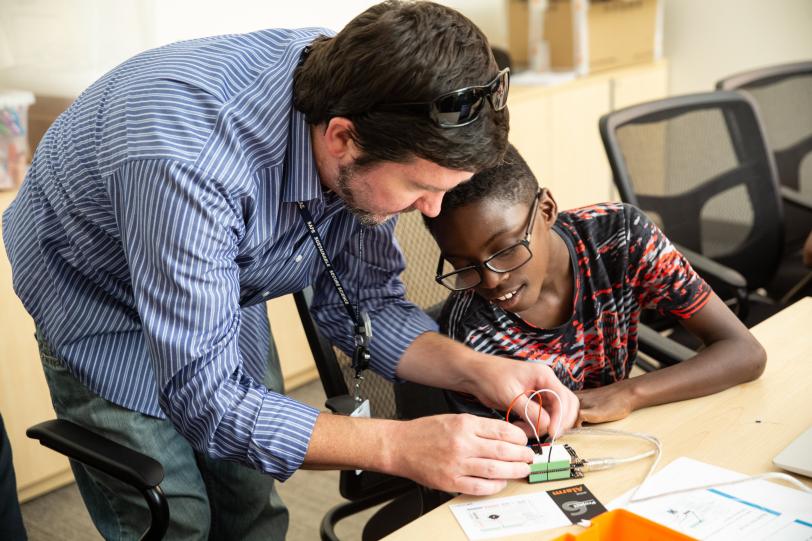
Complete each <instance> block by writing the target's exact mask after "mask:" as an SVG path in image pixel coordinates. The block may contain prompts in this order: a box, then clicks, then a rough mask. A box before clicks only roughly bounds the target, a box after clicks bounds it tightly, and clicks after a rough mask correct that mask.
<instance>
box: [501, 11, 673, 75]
mask: <svg viewBox="0 0 812 541" xmlns="http://www.w3.org/2000/svg"><path fill="white" fill-rule="evenodd" d="M528 1H530V2H532V1H533V0H509V7H508V21H509V40H508V43H509V47H510V53H511V56H512V57H513V59H514V63H515V64H516V65H520V66H521V65H524V66H527V65H529V64H531V63H532V62H531V60H532V59H531V58H530V56H531V55H530V54H529V53H528V51H529V50H532V49H531V46H532V45H533V44H530V43H529V39H528V35H529V34H528V27H529V25H530V24H532V23H533V21H529V16H528V15H529V9H530V8H529V6H528ZM660 17H661V16H660V14H659V13H658V1H657V0H593V1H591V2H590V1H587V0H549V5H548V7H547V10H546V12H545V14H544V21H543V24H544V40H545V41H546V42H547V44H548V48H549V54H550V66H551V67H552V69H554V70H574V71H576V72H577V73H578V74H579V75H585V74H587V73H594V72H597V71H603V70H608V69H613V68H617V67H621V66H626V65H629V64H637V63H641V62H652V61H654V60H656V59H657V58H658V56H659V50H660V47H659V46H658V45H657V44H658V42H659V41H660V40H661V37H660V32H659V27H660V26H661V24H662V23H661V19H660Z"/></svg>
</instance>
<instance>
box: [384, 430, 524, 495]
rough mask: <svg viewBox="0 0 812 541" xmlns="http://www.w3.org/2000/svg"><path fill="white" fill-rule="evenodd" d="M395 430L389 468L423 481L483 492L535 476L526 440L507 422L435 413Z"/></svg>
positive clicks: (453, 489) (444, 487)
mask: <svg viewBox="0 0 812 541" xmlns="http://www.w3.org/2000/svg"><path fill="white" fill-rule="evenodd" d="M395 432H396V434H397V437H396V438H395V440H394V441H393V443H394V444H395V447H396V449H394V453H393V455H392V456H393V462H392V466H391V469H390V471H391V472H392V473H394V474H396V475H401V476H404V477H408V478H410V479H414V480H415V481H417V482H418V483H420V484H421V485H425V486H428V487H432V488H438V489H440V490H445V491H448V492H462V493H464V494H472V495H477V496H482V495H488V494H495V493H497V492H499V491H501V490H502V489H503V488H505V485H506V484H507V481H506V479H521V478H525V477H527V476H528V475H530V466H529V463H530V462H532V461H533V451H532V450H531V449H530V448H529V447H527V445H526V443H527V438H526V437H525V435H524V433H523V432H522V431H521V430H520V429H519V428H517V427H515V426H513V425H511V424H510V423H506V422H504V421H498V420H495V419H485V418H481V417H475V416H473V415H467V414H463V415H436V416H432V417H421V418H419V419H415V420H413V421H406V422H400V423H397V426H396V427H395Z"/></svg>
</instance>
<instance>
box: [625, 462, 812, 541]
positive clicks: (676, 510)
mask: <svg viewBox="0 0 812 541" xmlns="http://www.w3.org/2000/svg"><path fill="white" fill-rule="evenodd" d="M744 477H746V476H745V475H742V474H740V473H737V472H734V471H731V470H727V469H724V468H720V467H718V466H713V465H711V464H706V463H704V462H699V461H696V460H693V459H690V458H685V457H683V458H678V459H677V460H675V461H674V462H672V463H671V464H669V465H668V466H666V467H665V468H663V469H662V470H661V471H659V472H657V473H656V474H655V475H653V476H652V477H651V478H650V479H649V480H648V481H647V482H646V483H645V485H644V486H643V487H642V488H641V489H640V492H639V493H638V494H637V497H638V498H643V497H646V496H651V495H655V494H660V493H664V492H668V491H672V490H679V489H683V488H690V487H693V486H702V485H709V484H711V483H723V482H726V481H735V480H737V479H743V478H744ZM631 495H632V491H629V492H627V493H626V494H624V495H623V496H621V497H619V498H617V499H615V500H614V501H613V502H612V503H611V504H610V505H609V508H610V509H615V508H618V507H623V508H624V509H628V510H629V511H632V512H634V513H637V514H638V515H641V516H644V517H646V518H648V519H649V520H653V521H654V522H658V523H660V524H663V525H664V526H668V527H669V528H671V529H674V530H677V531H679V532H681V533H684V534H685V535H690V536H691V537H695V538H697V539H702V540H712V541H724V540H731V541H732V540H735V541H745V540H747V541H751V540H762V539H764V540H767V539H769V540H771V541H772V540H786V541H796V540H797V541H812V494H810V493H805V492H802V491H800V490H797V489H793V488H789V487H788V486H785V485H781V484H778V483H775V482H772V481H763V480H754V481H747V482H744V483H740V484H735V485H724V486H720V487H715V488H710V489H700V490H695V491H691V492H686V493H682V494H674V495H666V496H662V497H660V498H655V499H651V500H646V501H643V502H632V503H628V500H629V498H630V497H631Z"/></svg>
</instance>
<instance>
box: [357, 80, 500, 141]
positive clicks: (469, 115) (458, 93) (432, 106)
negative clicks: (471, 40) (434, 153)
mask: <svg viewBox="0 0 812 541" xmlns="http://www.w3.org/2000/svg"><path fill="white" fill-rule="evenodd" d="M509 89H510V68H505V69H503V70H502V71H500V72H499V73H498V74H497V76H496V77H495V78H494V79H493V81H491V82H490V83H488V84H486V85H481V86H468V87H465V88H460V89H459V90H452V91H451V92H446V93H445V94H442V95H441V96H438V97H437V98H435V99H433V100H432V101H429V102H412V103H383V104H380V105H376V106H375V107H374V108H373V110H374V111H387V112H393V113H399V112H405V113H413V114H427V113H428V115H429V118H431V119H432V120H433V121H434V122H435V123H436V124H437V125H438V126H440V127H441V128H460V127H462V126H467V125H468V124H471V123H472V122H474V121H475V120H476V119H478V118H479V113H480V112H481V111H482V107H484V106H485V102H488V103H490V104H491V107H493V110H494V111H501V110H502V109H504V108H505V107H506V106H507V98H508V90H509Z"/></svg>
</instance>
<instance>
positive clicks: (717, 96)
mask: <svg viewBox="0 0 812 541" xmlns="http://www.w3.org/2000/svg"><path fill="white" fill-rule="evenodd" d="M600 130H601V137H602V138H603V142H604V146H605V148H606V151H607V154H608V157H609V161H610V165H611V166H612V172H613V174H614V180H615V184H616V185H617V188H618V191H619V192H620V195H621V198H622V199H623V200H624V201H626V202H629V203H631V204H633V205H636V206H638V207H639V208H641V209H642V210H644V211H645V212H646V213H647V214H648V215H649V216H650V217H651V218H652V220H654V221H655V222H656V223H657V224H658V225H659V226H660V227H661V228H662V229H663V231H664V232H665V234H666V235H667V236H668V237H669V238H670V239H671V240H672V241H673V242H675V243H677V244H680V245H682V246H684V247H686V248H688V249H691V250H694V251H696V252H699V253H701V254H703V255H705V256H708V257H711V258H713V259H715V260H717V261H719V262H720V263H722V264H724V265H727V266H729V267H731V268H733V269H736V270H738V271H739V272H740V273H741V274H742V275H743V276H744V277H745V278H746V279H747V282H748V287H749V288H750V289H755V288H758V287H762V286H764V285H765V284H766V283H767V282H768V281H769V279H770V278H771V277H772V276H773V275H774V274H775V271H776V269H777V268H778V264H779V262H780V258H781V250H782V242H783V228H782V225H781V224H782V219H783V215H782V212H783V209H782V206H781V201H780V198H779V194H778V188H777V181H776V174H775V165H774V163H773V159H772V156H771V155H770V154H769V152H768V151H767V147H766V144H765V140H764V135H763V132H762V129H761V126H760V123H759V119H758V117H757V113H756V110H755V108H754V104H753V103H752V101H751V99H750V98H748V97H747V96H745V95H742V94H739V93H736V92H711V93H704V94H694V95H688V96H679V97H674V98H666V99H663V100H658V101H655V102H650V103H645V104H641V105H636V106H633V107H629V108H626V109H622V110H620V111H616V112H613V113H610V114H608V115H606V116H604V117H603V118H601V121H600Z"/></svg>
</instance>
